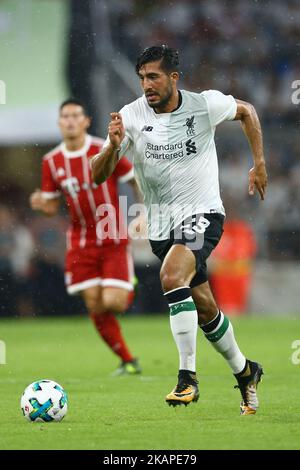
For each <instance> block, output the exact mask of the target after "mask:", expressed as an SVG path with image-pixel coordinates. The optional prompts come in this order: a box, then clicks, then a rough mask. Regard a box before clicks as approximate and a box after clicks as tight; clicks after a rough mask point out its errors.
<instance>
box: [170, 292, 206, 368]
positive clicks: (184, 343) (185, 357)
mask: <svg viewBox="0 0 300 470" xmlns="http://www.w3.org/2000/svg"><path fill="white" fill-rule="evenodd" d="M190 293H191V292H190V288H189V287H182V288H179V289H175V290H173V291H170V292H167V293H166V294H165V295H166V297H167V299H168V302H169V307H170V325H171V331H172V334H173V338H174V340H175V343H176V346H177V349H178V352H179V370H189V371H191V372H196V340H197V330H198V314H197V310H196V306H195V304H194V301H193V299H192V296H191V295H190Z"/></svg>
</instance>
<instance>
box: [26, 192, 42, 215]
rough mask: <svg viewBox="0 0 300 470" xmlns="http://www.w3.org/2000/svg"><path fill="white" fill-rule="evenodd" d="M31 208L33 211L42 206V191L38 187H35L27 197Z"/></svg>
mask: <svg viewBox="0 0 300 470" xmlns="http://www.w3.org/2000/svg"><path fill="white" fill-rule="evenodd" d="M29 202H30V206H31V209H33V210H34V211H39V210H41V209H42V208H43V205H44V198H43V196H42V191H41V190H40V189H36V190H35V191H34V193H32V194H31V196H30V198H29Z"/></svg>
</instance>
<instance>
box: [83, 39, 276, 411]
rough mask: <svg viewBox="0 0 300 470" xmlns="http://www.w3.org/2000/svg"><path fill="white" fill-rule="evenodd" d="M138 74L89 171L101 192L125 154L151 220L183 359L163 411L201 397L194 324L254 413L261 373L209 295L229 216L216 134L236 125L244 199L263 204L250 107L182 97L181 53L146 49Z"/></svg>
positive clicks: (214, 96) (215, 94)
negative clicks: (246, 149)
mask: <svg viewBox="0 0 300 470" xmlns="http://www.w3.org/2000/svg"><path fill="white" fill-rule="evenodd" d="M136 72H137V74H138V76H139V79H140V83H141V87H142V89H143V91H144V94H143V96H142V97H141V98H138V99H137V100H135V101H134V102H132V103H130V104H128V105H126V106H124V107H123V108H122V109H121V111H120V112H119V113H111V122H110V124H109V127H108V137H107V139H106V142H105V144H104V147H103V149H102V151H101V153H100V154H98V155H96V156H95V157H94V158H93V160H92V162H91V165H92V175H93V179H94V181H95V182H96V183H97V184H99V183H102V182H103V181H105V180H106V179H107V178H108V177H109V176H110V175H111V174H112V172H113V170H114V168H115V166H116V164H117V163H118V160H119V157H120V156H121V155H123V154H124V153H126V155H131V156H132V158H133V162H134V171H135V178H136V179H137V181H138V183H139V186H140V188H141V190H142V193H143V195H144V202H145V205H146V208H147V211H148V234H149V240H150V243H151V246H152V250H153V252H154V253H155V254H156V255H157V256H158V257H159V258H160V259H161V261H162V267H161V272H160V278H161V285H162V289H163V291H164V295H165V296H166V298H167V301H168V303H169V307H170V325H171V330H172V334H173V337H174V340H175V343H176V345H177V348H178V352H179V373H178V383H177V385H176V387H175V388H174V390H172V392H171V393H169V394H168V395H167V396H166V402H167V403H168V404H169V405H173V406H176V405H181V404H185V405H187V404H189V403H191V402H193V401H195V402H196V401H197V400H198V398H199V391H198V381H197V377H196V337H197V330H198V325H199V326H200V328H201V329H202V331H203V333H204V335H205V337H206V338H207V339H208V340H209V341H210V342H211V343H212V345H213V346H214V348H215V349H216V350H217V351H218V352H219V353H220V354H221V355H222V356H223V357H224V359H225V360H226V361H227V363H228V365H229V367H230V368H231V370H232V372H233V374H234V375H235V377H236V379H237V383H238V385H237V387H238V388H239V389H240V392H241V395H242V403H241V407H240V410H241V414H243V415H249V414H254V413H256V410H257V408H258V398H257V384H258V382H259V381H260V379H261V375H262V373H263V370H262V367H261V365H259V364H258V363H257V362H253V361H251V360H249V359H246V357H245V356H244V355H243V353H242V352H241V351H240V348H239V346H238V344H237V342H236V339H235V337H234V332H233V328H232V325H231V323H230V321H229V319H228V318H227V317H226V316H225V315H224V314H223V312H221V311H220V310H219V309H218V307H217V305H216V302H215V300H214V298H213V295H212V293H211V290H210V287H209V284H208V280H207V269H206V259H207V258H208V256H209V255H210V253H211V251H212V250H213V248H214V247H215V246H216V245H217V243H218V242H219V240H220V238H221V235H222V232H223V228H222V227H223V221H224V217H225V211H224V208H223V205H222V201H221V198H220V191H219V181H218V161H217V154H216V147H215V142H214V134H215V129H216V126H217V125H218V124H220V123H221V122H223V121H225V120H228V121H230V120H239V121H241V124H242V128H243V130H244V133H245V135H246V136H247V138H248V140H249V143H250V147H251V150H252V154H253V162H254V165H253V168H251V170H250V172H249V194H250V195H253V194H254V192H255V189H256V190H257V191H258V192H259V194H260V197H261V199H262V200H263V199H264V195H265V190H266V186H267V174H266V169H265V160H264V153H263V142H262V132H261V127H260V122H259V119H258V116H257V114H256V111H255V109H254V107H253V106H252V105H251V104H249V103H246V102H244V101H241V100H236V99H234V98H233V97H232V96H230V95H229V96H226V95H224V94H223V93H221V92H219V91H216V90H207V91H203V92H202V93H192V92H189V91H186V90H178V88H177V82H178V79H179V59H178V52H177V51H176V50H175V49H172V48H169V47H167V46H153V47H149V48H147V49H145V50H144V51H143V52H142V54H141V55H140V56H139V57H138V59H137V64H136Z"/></svg>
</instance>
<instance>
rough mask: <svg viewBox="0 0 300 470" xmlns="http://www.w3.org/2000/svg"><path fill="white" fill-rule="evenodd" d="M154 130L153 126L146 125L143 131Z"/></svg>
mask: <svg viewBox="0 0 300 470" xmlns="http://www.w3.org/2000/svg"><path fill="white" fill-rule="evenodd" d="M151 131H153V127H152V126H144V127H143V129H142V131H141V132H151Z"/></svg>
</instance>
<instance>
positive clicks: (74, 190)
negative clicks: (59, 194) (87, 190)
mask: <svg viewBox="0 0 300 470" xmlns="http://www.w3.org/2000/svg"><path fill="white" fill-rule="evenodd" d="M61 186H62V188H63V189H64V190H65V191H67V193H69V194H70V196H71V197H72V198H75V197H76V196H77V194H78V193H79V191H80V184H79V181H78V179H77V178H76V177H75V176H72V177H71V178H67V179H65V180H63V181H62V182H61Z"/></svg>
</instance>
